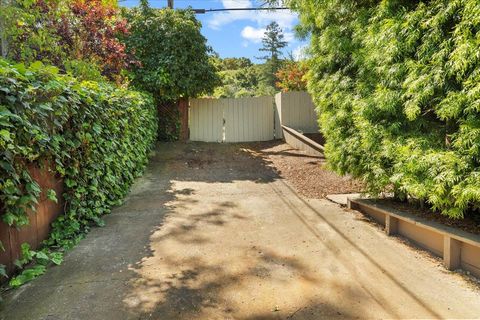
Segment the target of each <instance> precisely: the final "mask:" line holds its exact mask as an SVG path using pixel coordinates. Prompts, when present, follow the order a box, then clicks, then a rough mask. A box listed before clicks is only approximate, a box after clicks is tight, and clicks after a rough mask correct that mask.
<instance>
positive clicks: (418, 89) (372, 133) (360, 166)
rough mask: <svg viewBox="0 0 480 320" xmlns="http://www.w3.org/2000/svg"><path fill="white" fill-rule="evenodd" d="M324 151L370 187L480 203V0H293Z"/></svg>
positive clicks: (456, 205) (462, 205)
mask: <svg viewBox="0 0 480 320" xmlns="http://www.w3.org/2000/svg"><path fill="white" fill-rule="evenodd" d="M290 4H291V5H292V6H293V8H295V9H296V10H298V11H299V13H300V19H301V28H300V29H301V30H302V31H304V32H310V33H311V35H312V37H311V39H312V40H311V48H310V51H311V59H310V62H309V67H310V71H309V73H308V80H309V81H308V89H309V92H310V93H311V94H312V97H313V100H314V102H315V104H316V105H317V107H318V111H319V114H320V126H321V128H322V132H323V133H324V135H325V138H326V141H327V143H326V146H325V147H326V157H327V158H328V160H329V162H330V164H331V166H332V167H333V168H334V169H336V170H337V171H338V172H340V173H350V174H353V175H354V176H356V177H362V178H363V179H364V180H365V181H366V182H367V184H368V187H369V189H370V190H369V191H370V192H371V193H380V192H382V191H385V190H389V191H394V193H395V195H396V196H397V197H399V198H403V199H405V198H406V197H409V198H411V199H413V200H414V201H418V202H420V203H423V202H427V203H428V204H429V205H431V207H432V208H433V209H436V210H439V211H440V212H442V213H443V214H445V215H448V216H450V217H455V218H460V217H463V215H464V213H465V212H468V211H469V210H471V209H477V208H478V207H479V206H480V72H479V71H480V58H479V54H478V52H479V51H478V48H479V47H478V45H479V42H478V39H479V37H480V2H479V1H478V0H452V1H447V0H432V1H423V2H422V1H410V0H408V1H407V0H399V1H357V0H335V1H324V0H321V1H318V0H291V1H290Z"/></svg>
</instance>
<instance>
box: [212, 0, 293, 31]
mask: <svg viewBox="0 0 480 320" xmlns="http://www.w3.org/2000/svg"><path fill="white" fill-rule="evenodd" d="M222 4H223V7H224V8H252V7H253V1H251V0H222ZM296 19H297V14H296V13H293V12H291V11H290V10H277V11H270V10H269V11H226V12H219V13H214V14H213V17H212V19H210V20H209V21H208V26H209V27H210V28H212V29H217V30H218V29H220V28H221V27H223V26H225V25H227V24H230V23H233V22H235V21H239V20H247V21H253V22H256V23H257V25H258V26H259V27H265V26H266V25H267V24H269V23H270V22H272V21H276V22H277V23H278V24H279V25H280V27H281V28H282V29H283V30H284V31H290V30H292V28H293V24H294V23H295V21H296Z"/></svg>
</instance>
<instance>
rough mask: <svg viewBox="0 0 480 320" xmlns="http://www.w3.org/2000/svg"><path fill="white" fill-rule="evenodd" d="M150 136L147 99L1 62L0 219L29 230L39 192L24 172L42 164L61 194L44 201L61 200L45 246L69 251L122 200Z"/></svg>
mask: <svg viewBox="0 0 480 320" xmlns="http://www.w3.org/2000/svg"><path fill="white" fill-rule="evenodd" d="M156 131H157V117H156V108H155V106H154V104H153V100H152V98H151V97H150V96H148V95H145V94H141V93H138V92H134V91H130V90H126V89H121V88H118V87H116V86H113V85H109V84H106V83H101V84H100V83H95V82H78V81H76V80H75V79H73V78H71V77H69V76H65V75H61V74H59V73H58V70H57V69H56V68H55V67H48V66H44V65H43V64H41V63H34V64H32V65H31V66H30V67H29V68H26V67H25V66H24V65H23V64H19V65H11V64H9V63H7V62H5V61H3V60H0V203H1V205H2V207H1V208H0V212H2V213H3V214H2V215H1V218H2V219H3V220H4V221H5V222H6V223H7V224H9V225H11V226H22V225H25V224H27V223H28V216H27V214H26V210H27V209H34V208H35V205H36V203H37V201H38V197H39V193H40V188H39V186H38V184H37V183H36V182H35V181H34V180H32V178H31V176H30V174H29V172H28V170H27V166H28V164H30V163H39V164H41V163H43V162H45V160H47V161H49V162H50V163H52V164H54V167H55V171H56V172H57V173H58V174H59V175H60V176H61V177H62V178H63V181H64V183H65V192H64V194H63V195H55V194H54V193H52V191H49V192H48V195H49V197H50V198H51V199H53V200H54V199H56V198H58V197H61V196H63V197H64V199H65V200H66V206H65V209H66V210H65V213H64V214H63V215H61V216H60V217H59V218H58V219H57V220H56V221H55V222H54V223H53V230H52V233H51V235H50V239H49V240H47V244H48V245H50V246H58V247H63V248H69V247H71V246H72V245H74V244H75V243H76V241H77V240H78V239H79V236H81V235H82V234H83V233H84V232H85V231H88V229H89V227H90V225H91V224H92V223H95V224H102V221H101V218H100V216H101V215H103V214H105V213H108V212H110V210H111V207H112V206H114V205H117V204H119V203H120V202H121V201H122V198H123V197H124V196H125V195H126V193H127V191H128V189H129V187H130V185H131V184H132V182H133V180H134V178H135V177H137V176H138V175H139V174H141V173H142V170H143V169H144V167H145V165H146V163H147V158H148V154H149V152H150V148H151V146H152V144H153V143H154V141H155V139H156ZM25 251H26V252H28V248H25ZM24 255H25V254H24ZM30 255H32V254H30ZM32 256H33V255H32ZM40 257H43V258H45V255H42V254H40ZM37 258H38V256H37ZM27 260H28V259H27ZM44 260H45V259H44ZM27 262H28V261H25V263H27ZM22 264H23V263H22ZM0 271H1V270H0Z"/></svg>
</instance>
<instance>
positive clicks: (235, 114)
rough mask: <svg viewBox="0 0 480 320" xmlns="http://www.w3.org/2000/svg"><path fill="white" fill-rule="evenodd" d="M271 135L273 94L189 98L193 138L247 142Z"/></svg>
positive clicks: (272, 136) (195, 139)
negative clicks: (251, 96)
mask: <svg viewBox="0 0 480 320" xmlns="http://www.w3.org/2000/svg"><path fill="white" fill-rule="evenodd" d="M273 139H274V104H273V97H254V98H250V97H248V98H235V99H233V98H232V99H192V100H190V140H192V141H206V142H247V141H268V140H273Z"/></svg>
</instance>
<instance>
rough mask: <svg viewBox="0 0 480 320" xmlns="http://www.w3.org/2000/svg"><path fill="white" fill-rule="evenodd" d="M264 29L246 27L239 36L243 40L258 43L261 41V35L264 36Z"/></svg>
mask: <svg viewBox="0 0 480 320" xmlns="http://www.w3.org/2000/svg"><path fill="white" fill-rule="evenodd" d="M265 31H266V30H265V28H254V27H251V26H246V27H245V28H243V30H242V32H241V35H242V37H243V38H244V39H246V40H248V41H251V42H254V43H260V42H261V41H262V38H263V35H264V34H265Z"/></svg>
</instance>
